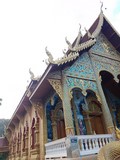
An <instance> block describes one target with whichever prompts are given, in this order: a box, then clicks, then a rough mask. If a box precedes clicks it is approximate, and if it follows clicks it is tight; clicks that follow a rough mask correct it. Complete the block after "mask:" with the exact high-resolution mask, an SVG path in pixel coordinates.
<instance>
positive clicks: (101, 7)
mask: <svg viewBox="0 0 120 160" xmlns="http://www.w3.org/2000/svg"><path fill="white" fill-rule="evenodd" d="M100 3H101V6H100V11H101V12H103V10H102V9H103V2H102V1H101V0H100Z"/></svg>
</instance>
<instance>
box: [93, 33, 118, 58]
mask: <svg viewBox="0 0 120 160" xmlns="http://www.w3.org/2000/svg"><path fill="white" fill-rule="evenodd" d="M90 51H91V52H92V53H96V54H98V55H101V56H105V57H108V58H112V59H116V60H120V53H119V52H117V51H116V50H115V48H114V47H113V46H112V44H111V43H110V42H109V41H108V40H107V38H106V37H105V36H104V34H102V33H101V34H100V35H99V36H98V38H97V41H96V44H95V45H94V46H93V47H92V48H91V49H90Z"/></svg>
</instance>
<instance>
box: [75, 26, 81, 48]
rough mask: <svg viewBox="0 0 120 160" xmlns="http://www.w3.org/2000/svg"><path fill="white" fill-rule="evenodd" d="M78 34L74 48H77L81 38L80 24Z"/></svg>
mask: <svg viewBox="0 0 120 160" xmlns="http://www.w3.org/2000/svg"><path fill="white" fill-rule="evenodd" d="M79 26H80V27H79V32H78V36H77V40H76V43H75V46H78V45H79V43H80V39H81V38H82V33H81V24H79Z"/></svg>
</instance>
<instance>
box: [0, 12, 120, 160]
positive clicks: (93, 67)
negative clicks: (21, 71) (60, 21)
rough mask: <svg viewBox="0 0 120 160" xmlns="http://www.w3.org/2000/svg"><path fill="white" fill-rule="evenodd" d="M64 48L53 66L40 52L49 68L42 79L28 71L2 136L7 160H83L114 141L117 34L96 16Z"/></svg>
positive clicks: (118, 108)
mask: <svg viewBox="0 0 120 160" xmlns="http://www.w3.org/2000/svg"><path fill="white" fill-rule="evenodd" d="M66 43H67V44H68V50H67V51H66V52H64V55H63V57H61V58H58V59H56V60H55V59H54V58H53V56H52V54H51V53H50V51H49V50H48V49H47V48H46V49H45V50H46V54H47V55H48V59H47V60H46V63H47V65H48V66H47V68H46V70H45V71H44V73H43V75H42V76H41V77H37V78H36V77H34V74H33V73H32V72H31V71H30V74H31V82H30V84H29V86H28V88H27V89H26V91H25V93H24V95H23V97H22V98H21V101H20V102H19V104H18V106H17V108H16V110H15V112H14V114H13V116H12V118H11V120H10V122H9V125H8V126H7V130H6V138H7V141H8V146H9V149H8V151H9V154H8V160H21V159H22V160H44V159H49V158H53V159H59V158H61V157H63V158H64V157H65V158H67V157H68V158H74V157H80V156H83V157H85V156H88V155H89V154H93V155H94V154H96V153H98V151H99V149H100V148H101V147H102V146H103V145H104V144H106V143H109V142H110V141H112V140H115V135H114V132H115V127H117V128H118V129H120V35H119V33H118V32H117V31H116V30H115V29H114V27H113V26H112V24H111V23H110V22H109V20H108V19H107V18H106V16H105V15H104V14H103V11H102V10H101V12H100V14H99V16H98V18H97V19H96V20H95V22H94V23H93V25H92V26H91V27H90V29H89V30H86V34H85V35H84V36H82V34H81V26H80V29H79V32H78V36H77V38H76V39H75V40H74V42H73V43H70V42H69V41H68V40H67V38H66ZM0 147H1V145H0ZM1 148H2V147H1ZM1 148H0V150H1ZM3 152H4V151H3Z"/></svg>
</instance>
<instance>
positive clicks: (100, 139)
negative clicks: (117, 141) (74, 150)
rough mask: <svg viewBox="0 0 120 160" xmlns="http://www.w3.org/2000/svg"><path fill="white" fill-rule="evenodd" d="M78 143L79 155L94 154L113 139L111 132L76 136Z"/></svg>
mask: <svg viewBox="0 0 120 160" xmlns="http://www.w3.org/2000/svg"><path fill="white" fill-rule="evenodd" d="M77 137H78V139H79V145H80V155H81V156H84V155H89V154H96V153H98V152H99V150H100V148H101V147H103V146H104V145H106V144H107V143H109V142H111V141H113V140H114V138H113V135H111V134H98V135H80V136H77Z"/></svg>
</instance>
